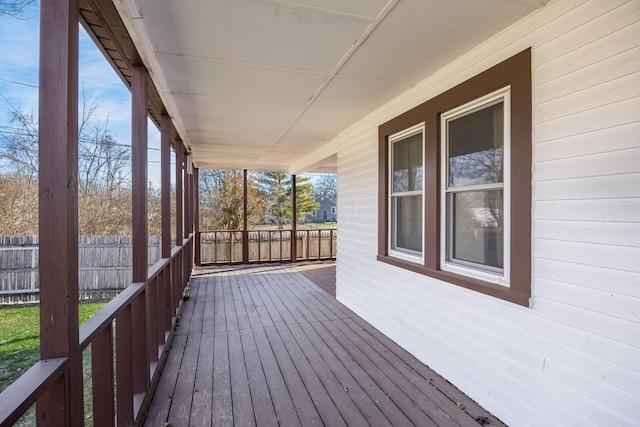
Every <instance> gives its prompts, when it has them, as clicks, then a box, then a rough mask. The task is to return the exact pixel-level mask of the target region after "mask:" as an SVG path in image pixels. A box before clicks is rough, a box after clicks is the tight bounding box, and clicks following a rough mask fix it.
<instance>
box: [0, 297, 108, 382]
mask: <svg viewBox="0 0 640 427" xmlns="http://www.w3.org/2000/svg"><path fill="white" fill-rule="evenodd" d="M104 304H105V303H104V302H91V303H82V304H80V308H79V310H80V323H84V322H85V321H86V320H87V319H88V318H89V317H91V316H92V315H93V314H94V313H95V312H97V311H98V310H100V309H101V308H102V307H103V306H104ZM39 358H40V306H37V305H36V306H9V307H2V308H0V392H2V390H4V389H5V388H7V387H8V386H9V384H11V383H12V382H13V381H15V380H16V378H18V377H19V376H20V375H22V374H23V373H24V372H25V371H26V370H27V369H29V368H30V367H31V366H32V365H33V364H34V363H36V362H37V361H38V359H39Z"/></svg>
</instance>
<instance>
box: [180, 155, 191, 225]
mask: <svg viewBox="0 0 640 427" xmlns="http://www.w3.org/2000/svg"><path fill="white" fill-rule="evenodd" d="M190 159H191V156H189V155H188V154H187V155H185V156H184V169H183V173H184V175H183V183H184V190H183V193H182V194H183V197H184V202H183V203H184V204H183V209H184V212H183V214H182V215H183V218H184V237H185V238H187V237H189V233H190V232H191V215H190V212H191V209H190V208H191V206H190V205H191V204H190V199H191V175H190V174H189V168H190V164H189V162H190Z"/></svg>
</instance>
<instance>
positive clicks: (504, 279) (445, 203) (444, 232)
mask: <svg viewBox="0 0 640 427" xmlns="http://www.w3.org/2000/svg"><path fill="white" fill-rule="evenodd" d="M510 98H511V87H510V86H506V87H504V88H501V89H498V90H497V91H495V92H492V93H490V94H488V95H485V96H483V97H481V98H478V99H474V100H472V101H470V102H467V103H465V104H463V105H461V106H459V107H456V108H453V109H451V110H449V111H446V112H444V113H443V114H441V115H440V140H441V141H440V143H441V147H440V152H441V156H440V159H441V164H440V171H441V177H440V183H441V188H440V236H442V238H441V239H440V266H441V268H442V270H444V271H450V272H452V273H458V274H461V275H464V276H469V277H473V278H477V279H480V280H485V281H488V282H491V283H496V284H498V285H502V286H507V287H508V286H509V277H510V274H509V273H510V270H511V269H510V262H509V261H510V248H511V243H510V239H509V235H510V224H511V215H510V213H511V209H510V206H511V192H510V188H511V185H510V183H511V132H510V130H511V108H510V107H511V101H510ZM500 100H501V101H502V102H503V105H504V109H503V113H504V122H503V130H504V133H503V137H504V140H503V178H502V182H501V184H500V185H497V184H482V185H468V186H461V187H457V188H458V189H457V190H449V188H448V187H449V186H448V182H449V167H448V161H449V144H448V127H447V124H448V122H449V121H452V120H455V119H457V118H462V117H464V116H466V115H468V114H472V113H473V112H476V111H480V110H482V109H483V108H488V107H491V106H492V105H496V104H498V103H499V102H500ZM496 189H502V192H503V212H504V214H503V215H504V221H503V229H504V232H503V268H502V274H500V273H498V272H497V271H496V269H495V268H490V267H486V268H482V267H480V266H479V264H477V263H473V262H462V261H458V262H454V261H451V260H449V258H450V257H451V247H450V234H451V218H450V214H449V200H448V197H447V196H448V194H451V193H454V192H468V191H478V190H496Z"/></svg>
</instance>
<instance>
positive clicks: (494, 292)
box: [377, 48, 533, 306]
mask: <svg viewBox="0 0 640 427" xmlns="http://www.w3.org/2000/svg"><path fill="white" fill-rule="evenodd" d="M506 87H510V106H509V114H510V129H509V136H510V142H511V144H510V153H509V159H510V167H511V173H510V177H509V179H510V181H509V188H508V192H509V197H510V215H509V218H510V224H509V229H508V232H509V246H510V247H509V254H508V256H509V265H508V268H509V269H510V271H509V282H508V286H506V285H504V284H499V283H495V282H494V281H491V280H486V278H483V277H472V276H470V275H465V274H461V272H459V271H447V270H446V269H443V268H442V260H441V251H442V249H441V239H442V238H445V236H443V235H442V230H441V217H440V216H441V212H442V208H441V204H442V198H441V197H442V194H441V193H442V190H441V180H442V174H441V170H442V161H441V159H442V146H441V117H442V115H443V114H445V113H447V112H449V111H451V110H454V109H456V108H460V107H461V106H464V105H465V104H468V103H470V102H472V101H474V100H478V99H481V98H483V97H485V96H488V95H490V94H492V93H494V92H496V91H498V90H500V89H503V88H506ZM532 109H533V107H532V89H531V48H528V49H526V50H524V51H522V52H520V53H518V54H516V55H514V56H512V57H510V58H508V59H506V60H505V61H503V62H501V63H499V64H497V65H495V66H493V67H491V68H489V69H487V70H485V71H483V72H481V73H479V74H477V75H475V76H473V77H471V78H470V79H468V80H466V81H464V82H462V83H460V84H458V85H457V86H455V87H453V88H451V89H449V90H447V91H445V92H443V93H441V94H439V95H437V96H435V97H433V98H431V99H430V100H428V101H426V102H424V103H422V104H420V105H418V106H416V107H414V108H412V109H410V110H408V111H406V112H404V113H402V114H400V115H399V116H397V117H395V118H392V119H391V120H389V121H387V122H386V123H383V124H381V125H380V126H379V128H378V138H379V140H378V144H379V150H378V256H377V259H378V260H379V261H381V262H384V263H386V264H390V265H393V266H396V267H399V268H404V269H407V270H410V271H413V272H416V273H419V274H423V275H426V276H429V277H433V278H436V279H438V280H441V281H444V282H448V283H451V284H453V285H457V286H460V287H463V288H467V289H471V290H474V291H477V292H480V293H483V294H486V295H489V296H493V297H496V298H500V299H503V300H505V301H509V302H513V303H515V304H519V305H522V306H529V305H530V297H531V244H532V243H531V242H532V240H531V209H532V183H531V178H532V175H531V168H532V144H531V139H532V116H533V112H532ZM421 123H424V127H425V130H424V134H423V135H424V136H423V137H424V140H425V142H424V146H423V153H422V154H423V200H422V202H423V216H422V221H423V228H422V232H423V236H422V237H423V256H422V259H421V260H413V261H410V260H407V259H405V258H400V257H397V256H394V254H393V253H390V251H389V238H390V237H389V219H390V218H389V215H390V210H389V190H390V187H389V185H390V184H389V174H390V170H389V165H390V160H391V159H390V152H389V137H390V136H392V135H394V134H396V133H398V132H401V131H403V130H406V129H408V128H411V127H413V126H417V125H419V124H421ZM505 156H506V154H505ZM506 231H507V229H506V225H505V233H506Z"/></svg>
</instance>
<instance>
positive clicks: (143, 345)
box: [117, 66, 157, 394]
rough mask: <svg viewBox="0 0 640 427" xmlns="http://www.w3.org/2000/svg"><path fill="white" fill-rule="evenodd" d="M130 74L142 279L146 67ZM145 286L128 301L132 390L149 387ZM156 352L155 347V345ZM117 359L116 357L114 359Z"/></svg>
mask: <svg viewBox="0 0 640 427" xmlns="http://www.w3.org/2000/svg"><path fill="white" fill-rule="evenodd" d="M131 71H132V75H131V147H132V148H131V186H132V193H133V197H132V214H133V220H132V231H133V241H132V253H133V281H134V282H146V281H147V278H148V275H149V258H148V247H149V239H148V221H149V220H148V218H149V215H148V207H147V199H148V195H147V192H148V185H147V182H148V181H147V133H148V129H147V117H148V115H147V103H148V101H147V93H148V82H149V75H148V73H147V70H146V68H144V67H141V66H134V67H132V70H131ZM148 296H149V293H148V292H146V290H145V291H144V292H143V293H142V294H141V295H140V296H138V297H137V298H136V299H134V301H133V302H132V304H131V327H132V331H131V339H132V353H131V355H130V357H131V363H132V368H133V371H132V375H133V392H134V394H137V393H145V392H146V391H147V389H148V388H149V358H150V357H149V351H150V348H149V346H148V345H147V343H148V342H147V340H148V336H147V320H148V319H147V313H148V312H149V311H150V310H149V308H148V307H149V305H150V304H151V302H150V301H145V300H146V299H147V297H148ZM155 351H156V352H157V349H155ZM117 363H120V360H117Z"/></svg>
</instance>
